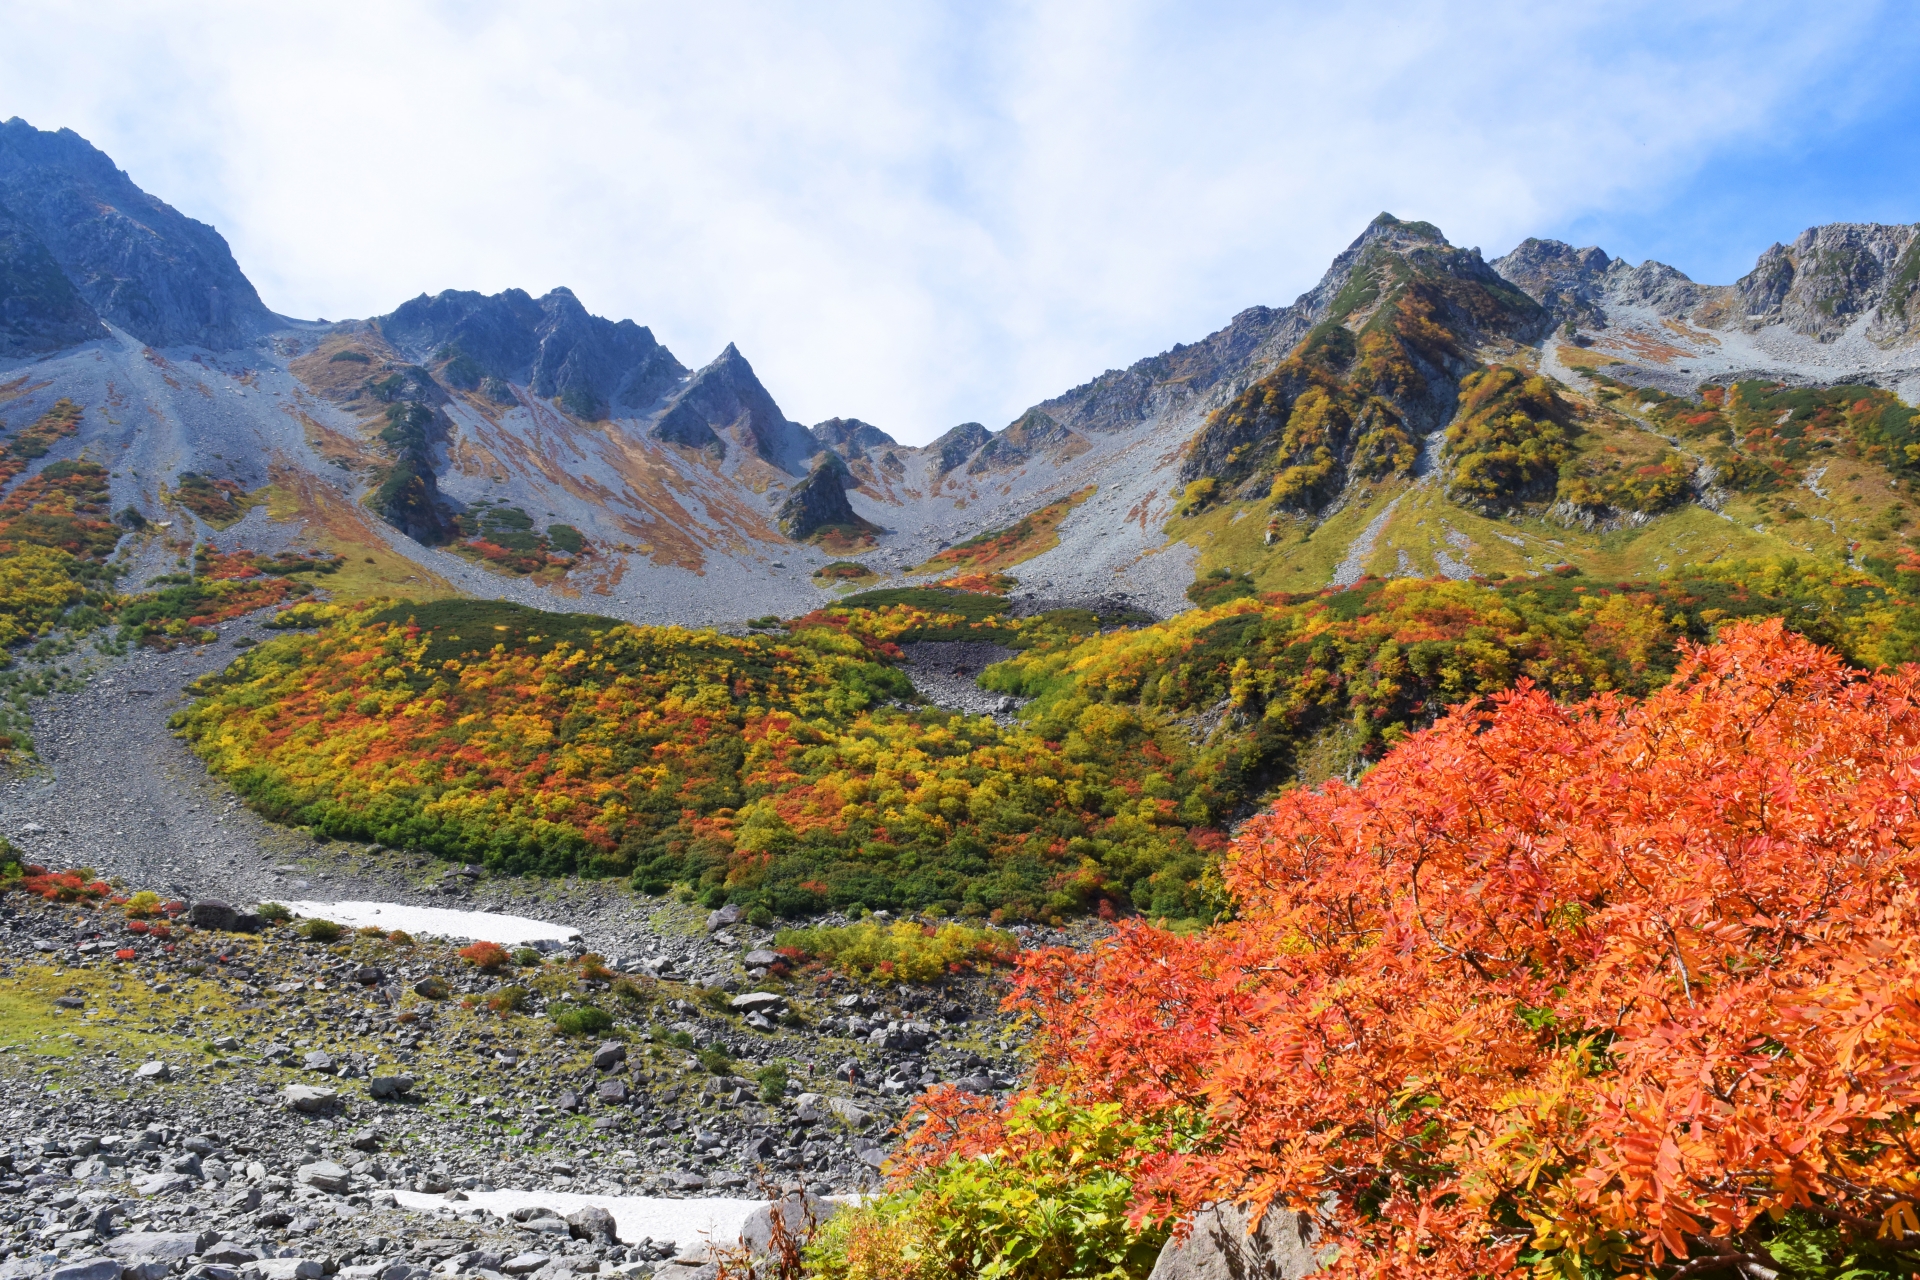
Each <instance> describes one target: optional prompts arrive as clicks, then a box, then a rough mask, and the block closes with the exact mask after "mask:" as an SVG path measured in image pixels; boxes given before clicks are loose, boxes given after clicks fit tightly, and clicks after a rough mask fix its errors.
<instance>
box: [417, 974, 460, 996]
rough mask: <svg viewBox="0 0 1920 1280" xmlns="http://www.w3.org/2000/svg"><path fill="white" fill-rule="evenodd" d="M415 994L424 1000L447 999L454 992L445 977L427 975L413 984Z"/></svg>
mask: <svg viewBox="0 0 1920 1280" xmlns="http://www.w3.org/2000/svg"><path fill="white" fill-rule="evenodd" d="M413 994H415V995H417V996H419V997H420V998H421V999H423V1000H445V999H446V998H447V997H448V996H450V995H452V994H453V988H452V987H450V986H448V985H447V980H446V979H445V978H435V977H431V976H429V977H425V978H422V979H420V981H418V982H416V983H414V984H413Z"/></svg>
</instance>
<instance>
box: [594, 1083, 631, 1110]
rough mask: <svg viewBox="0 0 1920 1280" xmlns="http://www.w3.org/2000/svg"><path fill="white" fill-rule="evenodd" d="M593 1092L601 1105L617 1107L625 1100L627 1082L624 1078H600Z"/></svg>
mask: <svg viewBox="0 0 1920 1280" xmlns="http://www.w3.org/2000/svg"><path fill="white" fill-rule="evenodd" d="M593 1094H594V1097H596V1098H598V1099H599V1100H600V1105H601V1106H605V1107H617V1106H619V1105H620V1104H621V1103H623V1102H625V1101H626V1100H627V1083H626V1081H624V1080H602V1081H601V1082H600V1086H599V1087H598V1088H597V1089H595V1090H594V1091H593Z"/></svg>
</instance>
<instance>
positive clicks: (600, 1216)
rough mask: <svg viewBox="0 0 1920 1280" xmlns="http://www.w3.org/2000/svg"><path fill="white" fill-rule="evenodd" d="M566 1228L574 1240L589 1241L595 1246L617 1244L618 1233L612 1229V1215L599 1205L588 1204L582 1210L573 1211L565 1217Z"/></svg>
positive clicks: (618, 1240)
mask: <svg viewBox="0 0 1920 1280" xmlns="http://www.w3.org/2000/svg"><path fill="white" fill-rule="evenodd" d="M567 1227H568V1228H569V1229H570V1230H571V1231H572V1233H573V1238H574V1239H575V1240H591V1241H593V1242H594V1243H595V1244H619V1243H620V1233H619V1231H618V1230H617V1229H616V1228H615V1227H614V1224H613V1215H612V1214H610V1213H608V1212H607V1211H606V1210H605V1209H602V1208H601V1207H600V1206H599V1205H595V1204H590V1205H588V1206H586V1207H585V1208H583V1209H575V1210H574V1211H573V1212H572V1213H570V1214H568V1215H567Z"/></svg>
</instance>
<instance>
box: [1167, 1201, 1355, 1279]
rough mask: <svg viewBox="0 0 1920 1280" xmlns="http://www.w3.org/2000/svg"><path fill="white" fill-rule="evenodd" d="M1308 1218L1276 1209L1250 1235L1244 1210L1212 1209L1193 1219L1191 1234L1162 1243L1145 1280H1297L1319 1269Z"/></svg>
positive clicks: (1237, 1207)
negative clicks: (1157, 1257)
mask: <svg viewBox="0 0 1920 1280" xmlns="http://www.w3.org/2000/svg"><path fill="white" fill-rule="evenodd" d="M1319 1235H1320V1233H1319V1230H1318V1228H1317V1227H1315V1225H1314V1223H1313V1220H1312V1218H1310V1217H1308V1216H1307V1215H1306V1214H1303V1213H1295V1212H1293V1211H1292V1210H1290V1209H1281V1208H1278V1207H1275V1208H1270V1209H1268V1210H1267V1212H1266V1215H1265V1216H1264V1217H1263V1218H1261V1219H1260V1229H1259V1230H1258V1231H1256V1232H1252V1233H1249V1231H1248V1219H1247V1211H1246V1209H1244V1208H1243V1207H1241V1206H1240V1205H1236V1204H1217V1205H1212V1206H1210V1207H1208V1208H1206V1209H1202V1210H1201V1211H1200V1212H1199V1213H1198V1214H1196V1215H1195V1216H1194V1220H1193V1234H1192V1235H1190V1236H1188V1237H1187V1239H1185V1240H1184V1241H1183V1240H1180V1239H1179V1238H1178V1237H1176V1238H1174V1239H1172V1240H1169V1241H1167V1243H1166V1247H1165V1248H1163V1249H1161V1250H1160V1257H1159V1260H1158V1261H1156V1262H1155V1263H1154V1264H1153V1273H1152V1274H1151V1275H1150V1276H1148V1278H1147V1280H1256V1277H1257V1278H1258V1280H1300V1277H1302V1276H1307V1275H1311V1274H1312V1273H1313V1272H1315V1271H1317V1270H1319V1268H1320V1259H1319V1257H1318V1256H1317V1255H1316V1254H1315V1252H1314V1243H1315V1242H1316V1241H1317V1240H1318V1239H1319Z"/></svg>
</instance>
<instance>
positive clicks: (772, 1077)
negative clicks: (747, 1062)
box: [753, 1063, 787, 1102]
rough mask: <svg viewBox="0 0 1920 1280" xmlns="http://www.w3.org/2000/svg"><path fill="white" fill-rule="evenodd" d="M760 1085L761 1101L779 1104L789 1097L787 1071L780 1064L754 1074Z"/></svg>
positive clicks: (763, 1068)
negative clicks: (781, 1100)
mask: <svg viewBox="0 0 1920 1280" xmlns="http://www.w3.org/2000/svg"><path fill="white" fill-rule="evenodd" d="M753 1078H754V1079H755V1080H756V1081H758V1082H759V1085H760V1101H762V1102H778V1101H780V1099H782V1098H784V1097H786V1096H787V1069H786V1068H785V1067H783V1066H781V1065H780V1064H779V1063H775V1064H774V1065H772V1066H770V1067H762V1068H760V1069H759V1070H758V1071H756V1072H754V1073H753Z"/></svg>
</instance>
